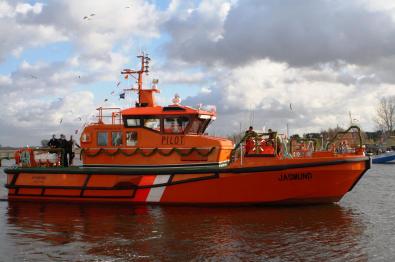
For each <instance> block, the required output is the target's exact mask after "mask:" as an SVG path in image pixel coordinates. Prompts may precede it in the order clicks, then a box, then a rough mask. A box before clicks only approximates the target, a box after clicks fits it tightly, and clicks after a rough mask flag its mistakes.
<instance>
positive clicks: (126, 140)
mask: <svg viewBox="0 0 395 262" xmlns="http://www.w3.org/2000/svg"><path fill="white" fill-rule="evenodd" d="M127 133H136V144H135V145H133V146H131V145H128V136H127ZM124 134H125V146H127V147H136V146H137V145H138V143H139V139H138V137H139V133H138V132H137V131H136V130H125V132H124Z"/></svg>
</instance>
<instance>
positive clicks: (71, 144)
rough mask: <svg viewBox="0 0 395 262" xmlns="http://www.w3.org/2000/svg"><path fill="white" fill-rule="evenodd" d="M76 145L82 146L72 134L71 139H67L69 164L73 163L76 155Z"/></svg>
mask: <svg viewBox="0 0 395 262" xmlns="http://www.w3.org/2000/svg"><path fill="white" fill-rule="evenodd" d="M74 146H77V147H80V146H79V145H78V144H77V143H75V141H74V139H73V136H70V140H68V141H66V154H67V156H68V159H69V166H71V165H72V164H73V159H74V157H75V153H74Z"/></svg>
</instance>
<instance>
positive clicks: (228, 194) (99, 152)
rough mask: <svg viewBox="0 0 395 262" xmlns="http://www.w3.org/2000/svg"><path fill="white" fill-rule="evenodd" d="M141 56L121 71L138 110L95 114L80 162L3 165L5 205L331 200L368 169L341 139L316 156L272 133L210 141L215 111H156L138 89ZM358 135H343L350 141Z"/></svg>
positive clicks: (357, 148) (312, 148)
mask: <svg viewBox="0 0 395 262" xmlns="http://www.w3.org/2000/svg"><path fill="white" fill-rule="evenodd" d="M139 58H140V59H141V68H140V69H139V70H130V69H124V70H123V71H122V74H124V75H127V76H130V75H137V78H136V79H137V84H138V87H137V88H136V89H132V90H136V91H137V93H138V102H137V103H136V106H135V107H132V108H127V109H124V110H121V109H119V108H98V112H99V114H98V119H97V121H96V122H95V123H91V124H89V125H87V126H86V127H85V128H84V130H83V132H82V134H81V138H80V142H81V158H82V162H83V166H81V167H68V168H62V167H56V165H55V166H52V167H34V165H30V167H29V166H26V165H24V166H23V167H19V168H13V169H6V170H5V172H6V173H7V174H8V179H7V185H6V187H8V189H9V200H28V201H77V202H81V201H82V202H122V203H169V204H236V205H240V204H273V203H321V202H335V201H338V200H340V199H341V198H342V197H343V195H344V194H345V193H347V192H348V191H350V190H351V189H352V188H353V187H354V186H355V184H356V183H357V182H358V180H359V179H360V178H361V177H362V175H363V174H364V173H365V172H366V170H368V169H369V167H370V159H369V158H368V157H365V156H364V149H363V147H362V143H355V144H352V143H346V142H345V136H346V135H344V136H343V137H342V139H343V141H341V144H339V145H337V144H336V142H335V141H332V142H331V144H332V145H334V146H332V147H330V146H329V145H328V147H327V149H325V150H321V151H319V150H318V149H317V148H316V145H315V144H314V145H313V144H312V143H310V144H308V145H307V146H305V145H304V142H300V141H299V142H300V143H297V142H293V141H291V142H290V143H289V145H290V146H287V143H286V141H285V140H284V139H281V137H280V136H279V135H277V133H276V132H269V133H266V134H259V133H256V132H253V131H251V132H247V133H246V135H245V137H244V138H243V139H242V140H241V141H240V142H239V143H238V144H236V145H235V144H234V143H233V142H232V141H231V140H228V139H225V138H219V137H213V136H209V135H207V134H205V130H206V128H207V127H208V126H209V124H210V123H211V122H212V121H213V120H215V118H216V112H215V110H202V109H201V108H198V109H195V108H191V107H188V106H184V105H182V104H181V100H180V98H179V97H178V96H175V98H174V99H173V104H171V105H168V106H159V105H157V104H156V103H155V99H154V94H155V93H158V92H159V90H158V89H157V88H156V85H154V86H153V87H152V88H150V89H144V88H143V86H142V83H143V81H142V77H143V74H144V73H146V72H147V71H148V67H147V62H149V58H148V57H147V56H145V55H144V54H143V55H142V56H139ZM354 129H355V128H354ZM356 129H357V130H356V131H357V132H359V129H358V128H356ZM353 131H355V130H353ZM357 132H351V131H350V132H346V133H347V134H349V133H350V134H351V137H352V136H353V135H355V134H356V133H357ZM359 138H360V136H359ZM336 148H339V150H335V149H336ZM340 149H341V150H340ZM29 153H31V152H29ZM21 154H22V155H23V152H21ZM25 162H26V161H25ZM29 163H30V162H29Z"/></svg>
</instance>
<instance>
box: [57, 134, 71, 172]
mask: <svg viewBox="0 0 395 262" xmlns="http://www.w3.org/2000/svg"><path fill="white" fill-rule="evenodd" d="M59 148H61V149H63V150H62V155H61V158H62V163H63V166H65V167H67V166H68V164H69V163H68V161H67V152H66V148H67V140H66V136H65V135H63V134H61V135H60V139H59Z"/></svg>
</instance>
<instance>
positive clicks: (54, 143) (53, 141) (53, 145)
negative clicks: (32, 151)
mask: <svg viewBox="0 0 395 262" xmlns="http://www.w3.org/2000/svg"><path fill="white" fill-rule="evenodd" d="M47 145H48V146H49V147H50V148H58V147H59V139H57V138H56V135H52V138H51V140H49V142H48V144H47Z"/></svg>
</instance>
